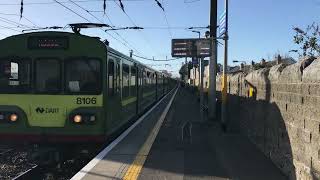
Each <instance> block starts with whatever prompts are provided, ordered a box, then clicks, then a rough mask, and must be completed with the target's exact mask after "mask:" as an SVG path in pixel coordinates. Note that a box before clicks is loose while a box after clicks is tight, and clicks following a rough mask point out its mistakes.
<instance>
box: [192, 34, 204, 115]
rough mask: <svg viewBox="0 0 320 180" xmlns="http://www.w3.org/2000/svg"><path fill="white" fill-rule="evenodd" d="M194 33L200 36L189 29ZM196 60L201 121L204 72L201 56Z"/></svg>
mask: <svg viewBox="0 0 320 180" xmlns="http://www.w3.org/2000/svg"><path fill="white" fill-rule="evenodd" d="M191 32H194V33H198V35H199V39H200V38H201V32H200V31H191ZM198 62H199V68H198V69H199V83H198V85H199V96H200V119H201V121H203V117H204V115H203V107H204V105H203V102H204V101H203V73H204V64H203V58H198Z"/></svg>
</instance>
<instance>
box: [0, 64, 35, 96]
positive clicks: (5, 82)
mask: <svg viewBox="0 0 320 180" xmlns="http://www.w3.org/2000/svg"><path fill="white" fill-rule="evenodd" d="M30 67H31V63H30V61H28V60H15V59H1V60H0V93H24V92H29V91H30V87H31V70H30Z"/></svg>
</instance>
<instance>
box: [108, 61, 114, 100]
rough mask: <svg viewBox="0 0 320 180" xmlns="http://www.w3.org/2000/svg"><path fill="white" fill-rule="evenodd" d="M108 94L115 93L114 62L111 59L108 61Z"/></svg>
mask: <svg viewBox="0 0 320 180" xmlns="http://www.w3.org/2000/svg"><path fill="white" fill-rule="evenodd" d="M108 86H109V87H108V94H109V95H113V93H114V62H113V60H111V59H110V60H109V63H108Z"/></svg>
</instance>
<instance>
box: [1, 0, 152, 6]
mask: <svg viewBox="0 0 320 180" xmlns="http://www.w3.org/2000/svg"><path fill="white" fill-rule="evenodd" d="M102 1H104V0H75V1H74V2H79V3H92V2H102ZM106 1H114V0H106ZM122 1H126V2H139V1H146V0H122ZM55 3H56V2H50V1H47V2H24V3H23V5H48V4H55ZM60 3H63V4H67V3H70V2H68V1H67V0H65V1H60ZM20 5H21V3H0V6H20Z"/></svg>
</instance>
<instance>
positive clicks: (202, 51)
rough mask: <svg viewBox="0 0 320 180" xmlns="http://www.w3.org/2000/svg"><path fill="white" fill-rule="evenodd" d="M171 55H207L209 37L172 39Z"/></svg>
mask: <svg viewBox="0 0 320 180" xmlns="http://www.w3.org/2000/svg"><path fill="white" fill-rule="evenodd" d="M171 55H172V57H209V56H211V41H210V39H172V50H171Z"/></svg>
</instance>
